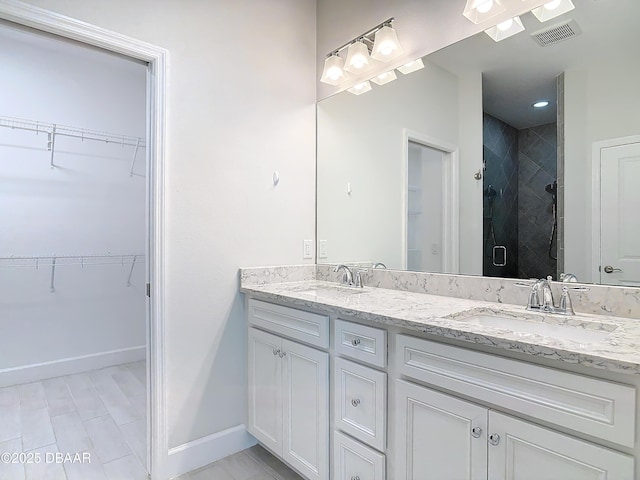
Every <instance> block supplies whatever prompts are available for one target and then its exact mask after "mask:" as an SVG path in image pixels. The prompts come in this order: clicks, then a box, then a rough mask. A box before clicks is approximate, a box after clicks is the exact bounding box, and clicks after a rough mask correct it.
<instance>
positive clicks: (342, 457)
mask: <svg viewBox="0 0 640 480" xmlns="http://www.w3.org/2000/svg"><path fill="white" fill-rule="evenodd" d="M331 478H332V480H355V479H358V478H359V479H360V480H385V457H384V455H383V454H382V453H379V452H376V451H375V450H373V449H372V448H369V447H366V446H364V445H363V444H361V443H360V442H358V441H357V440H354V439H352V438H351V437H348V436H347V435H344V434H343V433H340V432H334V434H333V477H331Z"/></svg>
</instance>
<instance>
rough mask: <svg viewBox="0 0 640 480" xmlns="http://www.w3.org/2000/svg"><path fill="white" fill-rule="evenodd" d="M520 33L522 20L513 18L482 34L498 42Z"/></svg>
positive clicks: (522, 27)
mask: <svg viewBox="0 0 640 480" xmlns="http://www.w3.org/2000/svg"><path fill="white" fill-rule="evenodd" d="M522 31H524V25H523V24H522V20H520V17H513V18H510V19H508V20H505V21H504V22H501V23H499V24H497V25H496V26H494V27H491V28H489V29H488V30H485V31H484V33H486V34H487V35H489V36H490V37H491V38H493V39H494V40H495V41H496V42H499V41H501V40H504V39H505V38H509V37H511V36H513V35H515V34H516V33H520V32H522Z"/></svg>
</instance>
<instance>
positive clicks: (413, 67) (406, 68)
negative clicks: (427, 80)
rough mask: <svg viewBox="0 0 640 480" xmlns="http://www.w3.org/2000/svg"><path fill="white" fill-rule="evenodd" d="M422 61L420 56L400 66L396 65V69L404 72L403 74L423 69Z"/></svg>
mask: <svg viewBox="0 0 640 480" xmlns="http://www.w3.org/2000/svg"><path fill="white" fill-rule="evenodd" d="M423 68H424V63H423V62H422V59H421V58H417V59H415V60H414V61H413V62H409V63H405V64H404V65H402V66H401V67H398V71H399V72H400V73H404V74H405V75H407V74H409V73H412V72H415V71H417V70H420V69H423Z"/></svg>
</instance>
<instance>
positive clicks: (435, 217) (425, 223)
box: [407, 141, 445, 272]
mask: <svg viewBox="0 0 640 480" xmlns="http://www.w3.org/2000/svg"><path fill="white" fill-rule="evenodd" d="M444 157H445V152H443V151H441V150H437V149H435V148H432V147H427V146H425V145H421V144H419V143H416V142H411V141H410V142H409V157H408V170H407V173H408V182H407V189H408V192H407V270H412V271H416V272H442V271H443V254H442V243H443V219H442V214H443V210H444V206H443V203H444V202H443V173H444V172H443V163H444Z"/></svg>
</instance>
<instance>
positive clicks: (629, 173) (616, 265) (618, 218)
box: [600, 143, 640, 286]
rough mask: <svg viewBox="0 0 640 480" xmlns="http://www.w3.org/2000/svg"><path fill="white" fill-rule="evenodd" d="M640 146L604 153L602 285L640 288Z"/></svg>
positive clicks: (601, 194)
mask: <svg viewBox="0 0 640 480" xmlns="http://www.w3.org/2000/svg"><path fill="white" fill-rule="evenodd" d="M639 178H640V143H626V144H621V145H616V146H610V147H607V148H603V149H601V150H600V205H601V212H602V214H601V220H600V223H601V228H600V232H601V233H600V242H601V243H600V283H602V284H609V285H626V286H640V220H639V216H638V212H640V188H638V179H639Z"/></svg>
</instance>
